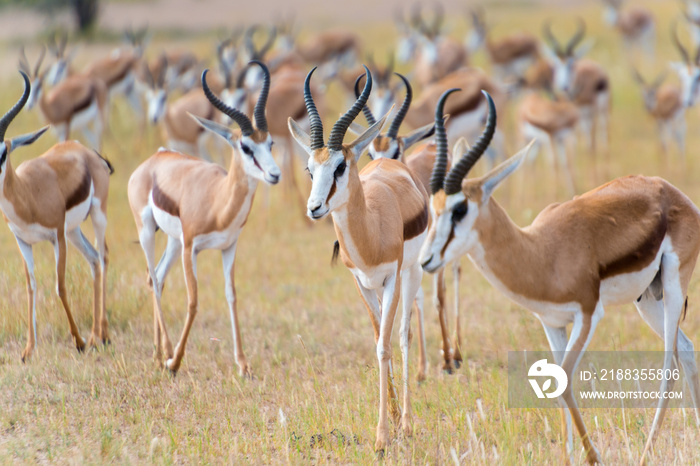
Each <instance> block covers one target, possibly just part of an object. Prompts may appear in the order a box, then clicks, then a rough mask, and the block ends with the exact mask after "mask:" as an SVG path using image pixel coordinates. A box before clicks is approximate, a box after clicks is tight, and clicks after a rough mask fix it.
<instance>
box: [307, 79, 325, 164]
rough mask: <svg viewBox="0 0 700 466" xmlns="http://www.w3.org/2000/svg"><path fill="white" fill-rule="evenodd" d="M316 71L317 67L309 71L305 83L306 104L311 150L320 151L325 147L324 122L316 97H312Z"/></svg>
mask: <svg viewBox="0 0 700 466" xmlns="http://www.w3.org/2000/svg"><path fill="white" fill-rule="evenodd" d="M314 71H316V67H315V66H314V68H313V69H312V70H311V71H309V74H307V75H306V80H305V81H304V103H305V104H306V113H308V115H309V125H310V126H311V146H309V148H310V149H311V150H316V149H320V148H322V147H323V122H322V121H321V117H320V116H319V115H318V110H317V109H316V104H315V103H314V97H313V96H312V95H311V84H310V83H311V75H312V74H314Z"/></svg>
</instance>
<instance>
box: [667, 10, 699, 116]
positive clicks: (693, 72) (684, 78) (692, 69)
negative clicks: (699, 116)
mask: <svg viewBox="0 0 700 466" xmlns="http://www.w3.org/2000/svg"><path fill="white" fill-rule="evenodd" d="M671 39H672V40H673V44H674V45H675V46H676V49H677V50H678V53H679V54H680V55H681V58H682V59H683V61H682V62H671V68H673V70H674V71H675V72H676V73H677V74H678V78H679V79H680V81H681V99H682V101H683V106H684V107H692V106H694V105H695V102H696V100H697V97H698V89H699V88H700V45H698V46H696V49H695V54H694V55H693V58H692V60H691V58H690V53H689V52H688V49H686V48H685V47H684V46H683V44H682V43H681V40H680V38H679V37H678V23H675V22H674V23H673V25H672V26H671Z"/></svg>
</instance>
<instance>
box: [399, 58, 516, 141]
mask: <svg viewBox="0 0 700 466" xmlns="http://www.w3.org/2000/svg"><path fill="white" fill-rule="evenodd" d="M453 87H457V88H460V89H462V90H461V92H455V93H454V94H452V95H451V96H450V98H449V99H448V100H447V102H446V103H445V114H449V115H450V120H455V119H456V118H457V117H458V116H459V115H461V114H462V113H463V112H469V111H473V110H474V109H475V108H477V107H478V106H479V105H480V104H482V103H483V94H481V90H482V89H483V90H486V91H487V92H488V93H489V94H491V96H492V97H493V99H494V101H495V102H496V106H497V107H498V108H500V107H501V106H502V105H503V104H504V103H505V95H504V94H503V91H502V90H501V89H500V88H499V87H498V86H497V85H496V83H495V82H493V80H491V78H489V77H488V76H487V75H486V74H485V73H484V72H483V71H481V70H479V69H477V68H464V69H461V70H459V71H455V72H454V73H451V74H449V75H447V76H445V77H444V78H442V79H440V80H439V81H437V82H435V83H433V84H431V85H429V86H427V87H426V88H425V89H423V92H422V93H421V94H420V96H419V97H418V98H417V99H415V100H414V101H413V103H412V104H411V107H410V108H409V110H408V113H407V114H406V119H405V120H404V124H405V125H406V126H408V127H409V128H418V127H420V126H423V125H427V124H429V123H430V122H432V121H433V120H434V118H435V106H436V105H437V102H438V100H440V96H441V95H442V93H443V92H445V91H446V90H447V89H450V88H453ZM450 120H448V122H447V125H448V126H449V124H450Z"/></svg>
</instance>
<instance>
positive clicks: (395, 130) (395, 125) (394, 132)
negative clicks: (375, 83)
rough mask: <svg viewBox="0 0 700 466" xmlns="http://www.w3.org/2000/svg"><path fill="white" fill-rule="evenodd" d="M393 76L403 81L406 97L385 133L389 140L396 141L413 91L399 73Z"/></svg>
mask: <svg viewBox="0 0 700 466" xmlns="http://www.w3.org/2000/svg"><path fill="white" fill-rule="evenodd" d="M394 74H395V75H396V76H398V77H399V78H401V81H403V84H404V86H406V97H404V99H403V103H402V104H401V108H399V111H398V112H397V113H396V116H395V117H394V121H392V122H391V126H390V127H389V131H387V133H386V136H387V137H388V138H390V139H396V138H397V137H398V135H399V128H400V127H401V123H403V119H404V118H406V114H407V113H408V107H410V106H411V101H412V100H413V89H412V88H411V83H409V82H408V79H406V77H405V76H404V75H402V74H399V73H394Z"/></svg>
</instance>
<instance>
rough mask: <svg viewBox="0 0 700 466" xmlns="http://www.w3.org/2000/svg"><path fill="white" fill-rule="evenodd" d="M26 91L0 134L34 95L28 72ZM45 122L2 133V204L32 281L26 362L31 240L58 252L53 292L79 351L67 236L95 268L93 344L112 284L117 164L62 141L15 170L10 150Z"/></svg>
mask: <svg viewBox="0 0 700 466" xmlns="http://www.w3.org/2000/svg"><path fill="white" fill-rule="evenodd" d="M20 73H21V74H22V78H23V79H24V93H23V94H22V97H21V98H20V99H19V101H18V102H17V103H16V104H15V105H14V106H13V107H12V108H11V109H10V110H9V111H8V112H7V113H6V114H5V116H3V117H2V119H0V139H2V138H4V136H5V132H6V131H7V128H8V127H9V125H10V123H12V120H14V118H15V117H16V116H17V114H18V113H19V112H20V110H22V107H24V105H25V103H26V102H27V100H28V99H29V93H30V88H31V84H30V82H29V77H28V76H27V75H26V74H25V73H24V72H23V71H20ZM47 129H48V126H46V127H44V128H42V129H40V130H38V131H35V132H33V133H30V134H25V135H23V136H17V137H15V138H12V139H4V140H3V142H1V143H0V210H2V214H3V217H4V218H5V221H6V222H7V223H8V225H9V227H10V231H12V233H13V234H14V236H15V240H16V241H17V246H18V247H19V251H20V253H21V254H22V259H23V262H24V275H25V278H26V282H27V300H28V304H27V325H28V329H27V345H26V346H25V348H24V351H23V352H22V361H23V362H24V361H28V360H29V358H30V357H31V355H32V353H33V351H34V347H35V345H36V340H37V336H36V279H35V277H34V253H33V245H34V244H36V243H39V242H41V241H49V242H51V244H52V245H53V249H54V255H55V257H56V292H57V293H58V296H59V298H60V299H61V304H62V305H63V309H64V310H65V311H66V316H67V317H68V323H69V325H70V333H71V335H72V337H73V341H74V343H75V346H76V348H77V349H78V351H81V352H82V351H84V350H85V346H86V343H85V341H84V340H83V338H82V337H81V336H80V333H79V332H78V327H77V326H76V324H75V321H74V320H73V314H72V312H71V306H70V304H69V302H68V293H67V291H66V285H65V283H66V239H68V241H70V242H71V244H73V245H74V246H75V247H76V248H77V249H78V251H80V253H81V254H82V256H83V257H84V258H85V260H86V261H87V262H88V264H89V265H90V268H91V269H92V275H93V289H94V294H93V321H92V333H91V335H90V338H89V340H88V342H87V346H88V347H94V346H97V344H98V343H99V342H102V343H109V332H108V325H107V311H106V307H105V289H106V285H107V281H106V273H107V262H108V259H107V255H108V249H107V244H106V242H105V230H106V228H107V195H108V191H109V189H108V188H109V175H111V174H112V173H113V172H114V170H113V168H112V165H111V164H110V163H109V161H107V160H106V159H105V158H103V157H102V156H101V155H100V154H98V153H97V152H96V151H94V150H91V149H88V148H86V147H85V146H83V145H81V144H80V143H78V142H77V141H69V142H62V143H58V144H56V145H55V146H53V147H52V148H50V149H49V150H48V151H47V152H45V153H44V154H42V155H41V156H39V157H37V158H35V159H32V160H28V161H25V162H23V163H21V164H20V165H19V167H17V169H16V170H15V169H14V168H13V167H12V163H11V161H10V157H9V155H10V153H11V152H12V151H13V150H14V149H16V148H18V147H20V146H25V145H29V144H31V143H33V142H34V141H36V140H37V139H38V138H39V137H40V136H41V135H42V134H44V132H46V130H47ZM88 216H90V218H91V220H92V226H93V229H94V231H95V243H96V248H97V249H95V248H93V246H92V245H91V244H90V242H89V241H88V240H87V238H85V236H84V235H83V232H82V231H81V229H80V224H81V223H83V221H84V220H86V219H87V217H88Z"/></svg>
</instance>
